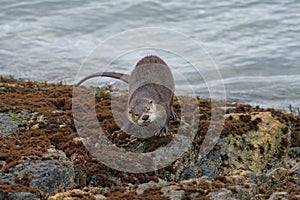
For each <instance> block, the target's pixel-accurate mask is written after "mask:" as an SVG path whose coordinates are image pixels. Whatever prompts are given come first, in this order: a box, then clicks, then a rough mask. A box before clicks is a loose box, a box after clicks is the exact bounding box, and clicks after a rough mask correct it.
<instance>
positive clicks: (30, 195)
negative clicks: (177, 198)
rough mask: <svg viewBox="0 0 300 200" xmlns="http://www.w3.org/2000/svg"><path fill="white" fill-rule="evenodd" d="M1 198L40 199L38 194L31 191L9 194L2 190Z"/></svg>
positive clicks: (17, 199) (18, 199)
mask: <svg viewBox="0 0 300 200" xmlns="http://www.w3.org/2000/svg"><path fill="white" fill-rule="evenodd" d="M0 199H6V200H39V199H40V198H38V197H37V196H36V194H33V193H30V192H15V193H12V192H9V193H7V194H4V193H2V192H0Z"/></svg>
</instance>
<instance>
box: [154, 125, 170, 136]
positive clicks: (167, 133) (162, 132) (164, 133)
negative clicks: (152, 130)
mask: <svg viewBox="0 0 300 200" xmlns="http://www.w3.org/2000/svg"><path fill="white" fill-rule="evenodd" d="M155 136H159V137H165V136H173V134H172V133H171V132H170V131H169V130H168V128H167V127H163V128H162V129H161V130H160V132H159V133H157V134H155Z"/></svg>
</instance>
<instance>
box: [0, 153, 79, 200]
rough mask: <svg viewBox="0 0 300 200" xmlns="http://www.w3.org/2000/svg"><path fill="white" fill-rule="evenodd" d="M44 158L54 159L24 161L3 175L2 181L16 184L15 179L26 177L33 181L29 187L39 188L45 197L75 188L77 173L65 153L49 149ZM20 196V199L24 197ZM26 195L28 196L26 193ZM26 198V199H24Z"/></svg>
mask: <svg viewBox="0 0 300 200" xmlns="http://www.w3.org/2000/svg"><path fill="white" fill-rule="evenodd" d="M48 152H49V153H48V154H45V155H43V156H44V157H51V156H52V157H54V158H58V159H53V160H31V159H30V158H27V159H24V160H22V163H20V164H18V165H16V166H14V167H12V168H10V169H9V171H8V173H3V172H2V173H1V174H0V179H1V180H2V181H3V182H10V183H12V184H15V181H14V180H15V178H19V179H21V178H22V177H24V176H25V175H28V177H29V178H30V179H31V181H30V185H29V187H33V188H37V189H38V190H39V191H40V192H41V194H42V195H43V196H49V195H54V194H56V193H58V192H62V191H65V190H69V189H72V188H74V187H75V183H74V179H75V172H74V168H73V165H72V163H71V162H70V161H69V159H68V158H67V157H66V155H65V153H64V152H62V151H60V150H56V149H49V150H48ZM22 195H23V194H22V193H21V194H19V196H20V197H19V198H23V197H22ZM24 195H28V194H27V193H25V194H24ZM24 198H25V197H24Z"/></svg>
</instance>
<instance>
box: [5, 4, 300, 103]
mask: <svg viewBox="0 0 300 200" xmlns="http://www.w3.org/2000/svg"><path fill="white" fill-rule="evenodd" d="M0 2H1V7H0V75H2V76H9V75H12V76H14V77H15V78H21V79H32V80H37V81H44V80H47V81H48V82H59V81H62V82H63V83H67V84H73V83H74V82H75V81H76V80H77V79H78V77H77V79H75V78H76V74H77V72H78V70H79V69H80V65H81V64H82V63H83V62H84V60H85V59H86V58H87V56H88V55H89V54H90V53H91V52H92V51H93V50H94V49H95V48H96V47H97V46H98V45H99V44H100V43H101V42H104V41H105V40H106V39H107V38H109V37H112V36H114V35H116V34H118V33H120V32H122V31H127V30H130V29H133V28H141V27H162V28H166V29H170V30H174V31H178V32H181V33H184V34H185V35H187V36H188V37H190V38H192V39H194V40H196V41H199V42H201V43H202V45H203V48H204V49H205V50H206V51H207V52H208V53H209V55H210V56H211V58H212V59H213V61H214V63H215V64H216V65H217V66H218V69H219V71H220V74H221V76H222V78H223V82H224V85H225V91H226V96H227V100H228V101H231V102H235V101H237V102H240V103H250V104H251V105H260V106H262V107H275V108H279V109H287V108H288V106H289V104H291V105H292V106H294V107H300V1H299V0H284V1H280V0H273V1H271V0H266V1H261V0H248V1H244V0H228V1H218V0H200V1H198V0H187V1H181V0H173V1H171V0H169V1H132V0H120V1H108V0H107V1H106V0H101V1H98V0H87V1H82V0H74V1H62V0H43V1H42V0H24V1H19V0H0ZM149 34H151V33H149ZM127 42H128V43H130V41H127ZM135 42H141V43H143V42H144V41H135ZM161 42H168V36H167V35H166V36H165V38H164V39H163V40H161ZM115 48H117V47H115ZM153 52H154V53H156V51H155V50H153V51H152V50H149V51H148V50H145V51H144V52H143V51H142V53H141V52H138V56H137V55H136V56H134V54H132V53H131V54H130V55H129V54H128V59H127V58H126V55H125V56H123V57H124V59H123V60H126V61H123V60H122V59H120V60H119V61H116V63H115V65H116V66H120V67H119V68H118V67H116V68H114V69H116V70H119V71H120V72H124V68H123V67H124V66H128V68H131V67H133V65H135V63H136V62H137V61H138V59H140V58H141V56H140V54H144V55H147V54H150V53H153ZM107 53H109V52H107ZM190 53H191V54H192V53H193V51H191V52H190ZM164 54H165V55H164ZM158 55H160V56H162V58H163V59H165V60H166V62H167V63H169V64H170V65H171V66H172V67H173V66H175V67H174V69H176V70H177V71H178V72H179V73H180V71H181V70H182V72H186V71H187V69H188V68H186V67H185V64H184V63H183V62H182V60H181V58H179V57H178V56H175V55H172V54H167V53H165V52H164V53H162V54H160V53H159V52H158ZM195 56H197V55H195ZM199 57H200V56H199ZM199 60H201V58H199ZM96 65H97V64H96V63H95V66H94V67H90V68H87V71H86V72H87V73H92V72H96V71H97V66H96ZM122 66H123V67H122ZM193 74H194V73H193V71H192V70H191V71H190V75H191V76H190V77H185V78H186V79H190V78H191V79H192V78H193ZM79 77H82V76H80V75H79ZM175 78H176V76H175ZM105 80H107V81H108V82H113V81H114V80H112V79H105ZM178 82H179V83H178ZM177 83H178V84H177V85H178V88H180V87H183V88H184V87H185V85H184V83H182V84H180V81H177ZM177 85H176V87H177ZM196 88H197V90H196V93H197V95H200V96H201V97H204V98H209V97H210V96H209V89H208V88H207V86H206V83H205V82H204V81H203V82H201V81H199V82H197V84H196ZM179 93H180V92H179Z"/></svg>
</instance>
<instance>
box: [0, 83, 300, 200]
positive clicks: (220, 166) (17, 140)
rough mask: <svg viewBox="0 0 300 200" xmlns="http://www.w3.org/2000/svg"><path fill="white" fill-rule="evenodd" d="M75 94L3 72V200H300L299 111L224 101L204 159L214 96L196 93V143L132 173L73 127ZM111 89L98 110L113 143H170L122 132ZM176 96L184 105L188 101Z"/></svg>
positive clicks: (142, 147)
mask: <svg viewBox="0 0 300 200" xmlns="http://www.w3.org/2000/svg"><path fill="white" fill-rule="evenodd" d="M72 91H73V86H70V85H63V84H61V83H58V84H48V83H46V82H44V83H40V82H33V81H22V80H15V79H13V78H3V77H0V143H1V144H0V199H12V200H19V199H26V200H28V199H29V200H35V199H49V200H62V199H65V200H66V199H72V200H73V199H74V200H75V199H94V200H99V199H151V200H155V199H172V200H177V199H178V200H179V199H197V200H200V199H231V200H233V199H253V200H254V199H270V200H275V199H300V117H299V116H294V115H292V114H289V113H286V112H284V111H278V110H275V109H263V108H259V107H251V106H249V105H241V104H234V105H233V104H230V105H229V104H228V105H227V106H228V108H230V109H227V111H226V114H225V115H224V118H225V123H224V126H223V130H222V133H221V135H220V137H219V139H218V141H217V143H216V144H215V145H214V147H213V149H212V151H210V152H209V154H208V155H207V156H206V157H203V156H202V155H201V154H199V150H200V147H201V144H202V143H203V140H204V139H205V134H206V133H207V130H208V127H209V124H210V117H211V101H209V100H204V99H199V98H198V99H197V101H198V108H199V111H200V112H199V113H198V115H197V116H199V119H200V120H199V122H198V121H197V124H194V125H196V126H197V127H198V129H197V133H196V135H195V137H194V140H193V143H192V145H191V147H190V148H189V149H188V150H187V151H186V152H185V153H184V154H183V155H182V156H181V157H180V158H178V159H176V160H174V162H173V163H171V164H170V165H169V166H167V167H164V168H162V169H159V170H156V171H153V172H148V173H128V172H122V171H118V170H115V169H112V168H110V167H108V166H106V165H104V164H102V163H101V162H100V161H98V160H97V159H95V158H94V157H93V155H92V154H91V153H90V152H89V151H88V150H87V149H86V148H85V145H84V144H83V142H82V140H81V139H80V137H79V135H78V133H77V130H76V127H75V124H74V119H73V113H72V97H73V93H72ZM111 93H112V89H111V88H110V87H108V88H100V89H98V90H97V92H96V94H95V110H96V113H97V114H96V117H97V118H98V120H99V123H100V125H101V127H103V129H104V132H105V134H106V136H107V138H108V139H109V140H110V141H111V142H112V143H114V144H115V145H116V146H117V147H119V148H124V149H125V150H127V151H132V152H140V153H141V152H142V153H143V152H151V151H153V150H155V149H157V148H159V147H162V146H165V145H167V144H168V143H169V142H170V141H172V137H171V136H170V137H156V136H153V137H150V138H146V139H141V138H134V137H132V136H130V135H127V134H126V133H123V132H122V131H119V127H118V126H117V123H116V122H115V121H114V117H113V114H112V111H111ZM180 98H182V99H183V100H184V102H185V104H186V105H189V102H191V101H192V99H191V98H189V97H180ZM124 103H125V101H124ZM123 106H124V105H120V107H123ZM174 107H175V112H176V113H177V115H178V116H179V117H180V118H182V119H183V118H187V117H192V116H181V113H180V105H179V103H178V101H175V102H174ZM191 110H192V108H191ZM178 126H179V122H178V121H173V122H171V124H170V130H171V131H172V132H173V133H175V134H176V132H177V131H178Z"/></svg>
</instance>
